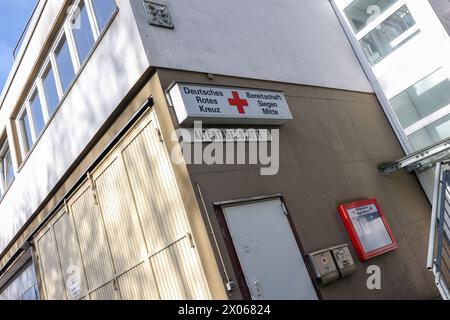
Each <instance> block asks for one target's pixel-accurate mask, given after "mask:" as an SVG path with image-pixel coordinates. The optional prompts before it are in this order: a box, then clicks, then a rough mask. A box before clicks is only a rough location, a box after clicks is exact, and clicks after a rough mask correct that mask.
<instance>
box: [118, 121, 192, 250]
mask: <svg viewBox="0 0 450 320" xmlns="http://www.w3.org/2000/svg"><path fill="white" fill-rule="evenodd" d="M123 156H124V161H125V164H126V168H127V172H128V177H129V179H130V184H131V187H132V190H133V194H134V198H135V200H136V206H137V208H138V212H139V214H140V217H141V220H142V226H143V229H144V234H145V238H146V240H147V245H148V246H149V249H150V252H155V251H157V250H160V249H161V248H163V247H164V246H166V245H167V244H168V243H171V242H173V241H175V240H176V239H179V238H180V237H181V236H183V235H185V234H186V233H187V232H188V230H189V228H188V225H187V221H186V214H185V212H184V207H183V205H182V203H181V200H180V196H179V194H178V189H177V186H176V184H175V181H174V177H173V173H172V171H171V168H170V167H169V165H168V160H167V158H166V157H165V150H164V148H163V144H162V143H161V141H160V139H159V137H157V136H156V131H155V129H154V128H153V127H152V124H149V125H148V126H146V127H145V129H144V130H143V131H142V132H141V133H140V134H139V136H137V137H136V138H135V139H134V140H133V141H132V142H131V143H130V144H129V145H128V147H127V148H126V149H125V150H124V152H123Z"/></svg>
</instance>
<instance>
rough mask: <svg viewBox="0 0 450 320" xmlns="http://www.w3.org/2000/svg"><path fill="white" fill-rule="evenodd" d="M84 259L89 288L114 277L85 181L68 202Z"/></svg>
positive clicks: (105, 240)
mask: <svg viewBox="0 0 450 320" xmlns="http://www.w3.org/2000/svg"><path fill="white" fill-rule="evenodd" d="M69 208H70V211H71V213H72V216H73V220H74V222H75V226H76V229H77V233H78V239H79V244H80V251H81V254H82V256H83V260H84V267H85V272H86V278H87V282H88V287H89V289H90V290H93V289H95V288H98V287H99V286H102V285H104V284H105V283H106V282H107V281H110V280H111V279H112V278H113V277H114V268H113V264H112V259H111V255H110V252H109V248H108V241H107V239H106V232H105V229H104V227H103V223H102V222H101V221H99V220H101V216H100V213H99V212H98V210H97V205H96V204H95V201H94V197H93V196H92V190H91V189H90V186H89V185H88V184H87V183H86V184H85V186H84V187H83V188H81V190H80V191H79V192H78V193H77V194H76V195H75V196H74V197H73V198H72V200H71V201H69Z"/></svg>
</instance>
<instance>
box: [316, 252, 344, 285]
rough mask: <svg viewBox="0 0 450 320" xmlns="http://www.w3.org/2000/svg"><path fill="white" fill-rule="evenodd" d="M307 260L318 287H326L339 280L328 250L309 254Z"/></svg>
mask: <svg viewBox="0 0 450 320" xmlns="http://www.w3.org/2000/svg"><path fill="white" fill-rule="evenodd" d="M309 259H310V261H311V264H312V267H313V269H314V273H315V275H316V280H317V282H318V283H319V284H320V285H326V284H328V283H330V282H333V281H336V280H337V279H339V271H338V268H337V266H336V263H335V262H334V259H333V256H332V254H331V251H330V250H321V251H316V252H313V253H310V254H309Z"/></svg>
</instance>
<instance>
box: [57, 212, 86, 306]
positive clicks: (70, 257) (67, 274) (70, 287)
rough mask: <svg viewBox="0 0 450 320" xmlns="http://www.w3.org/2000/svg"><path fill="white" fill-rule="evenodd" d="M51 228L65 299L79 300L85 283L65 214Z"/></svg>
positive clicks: (67, 217) (73, 234)
mask: <svg viewBox="0 0 450 320" xmlns="http://www.w3.org/2000/svg"><path fill="white" fill-rule="evenodd" d="M53 227H54V230H55V237H56V243H57V246H58V253H59V258H60V261H61V269H62V274H63V278H64V283H65V284H66V292H67V297H68V298H69V299H71V300H73V299H79V298H80V297H81V296H84V292H85V291H86V281H85V276H84V272H83V270H84V269H83V263H82V260H81V255H80V251H79V245H78V241H77V238H76V237H77V236H76V234H75V230H74V226H73V224H72V221H71V219H70V217H69V215H68V214H67V212H65V213H64V214H63V215H62V216H61V217H60V218H59V219H58V220H57V221H56V222H55V224H54V225H53Z"/></svg>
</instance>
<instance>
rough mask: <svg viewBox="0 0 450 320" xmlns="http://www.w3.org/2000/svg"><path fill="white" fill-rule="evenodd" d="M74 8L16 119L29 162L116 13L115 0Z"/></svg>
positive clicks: (78, 2)
mask: <svg viewBox="0 0 450 320" xmlns="http://www.w3.org/2000/svg"><path fill="white" fill-rule="evenodd" d="M71 4H72V6H71V8H73V10H72V11H71V13H72V15H69V16H68V17H67V18H66V20H65V21H64V22H63V23H62V25H61V29H60V32H59V34H58V36H57V38H56V39H55V41H54V43H53V45H52V48H51V49H50V51H49V54H48V56H47V59H46V62H45V63H44V64H43V65H42V67H41V70H40V72H39V75H38V77H37V79H36V81H35V82H34V83H33V87H32V90H31V91H30V92H29V94H28V97H27V100H26V101H25V102H24V107H23V109H22V110H21V112H19V113H18V116H17V118H16V124H17V130H18V134H19V137H20V143H21V151H22V156H23V157H22V158H26V155H27V154H28V153H29V152H30V150H31V149H32V147H33V144H34V143H35V142H36V140H37V139H38V138H39V137H40V136H41V134H42V132H43V130H44V128H45V126H46V124H47V122H48V121H49V119H51V117H52V115H53V114H54V113H55V111H56V109H57V108H58V106H59V104H60V101H61V99H63V97H64V95H65V94H66V93H67V91H68V90H69V88H70V86H71V85H72V83H73V81H74V79H75V76H76V73H78V72H80V68H81V67H82V65H83V63H84V62H85V61H86V59H87V57H88V55H89V54H90V52H91V51H92V48H93V47H94V45H95V42H96V41H98V39H99V37H100V33H101V32H103V31H104V30H105V28H106V26H107V24H108V23H109V21H110V20H111V19H112V17H113V15H114V12H115V11H116V10H117V5H116V2H115V1H114V0H75V1H72V3H71Z"/></svg>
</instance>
